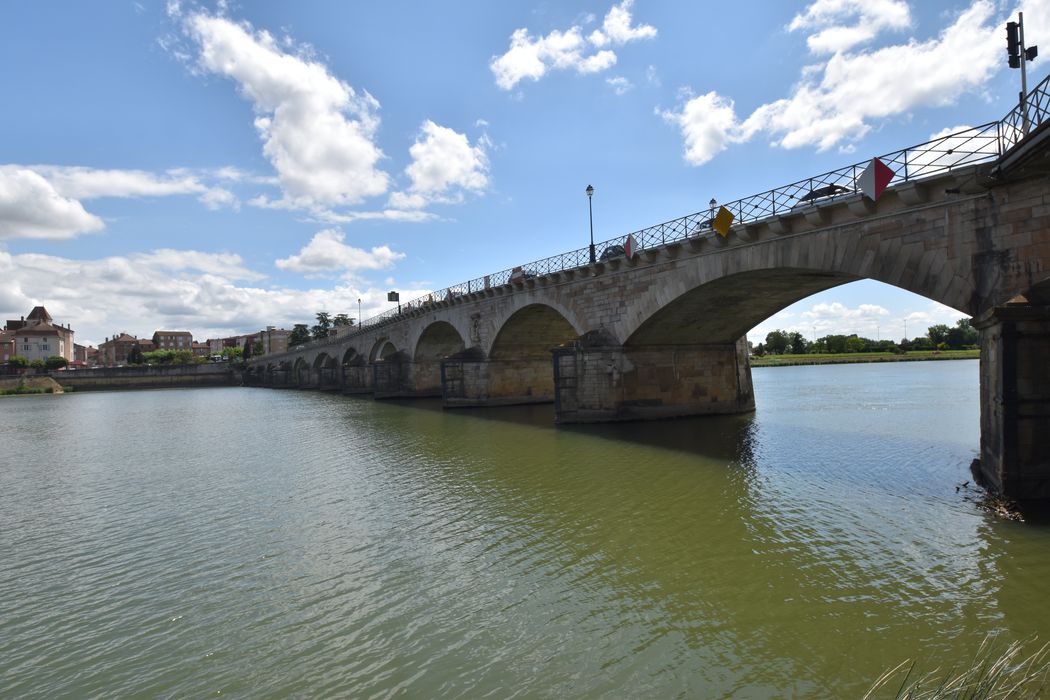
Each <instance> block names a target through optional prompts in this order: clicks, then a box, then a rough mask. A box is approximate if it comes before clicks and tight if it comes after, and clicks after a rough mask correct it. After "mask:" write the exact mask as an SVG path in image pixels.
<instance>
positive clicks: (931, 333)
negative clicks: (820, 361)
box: [751, 318, 980, 357]
mask: <svg viewBox="0 0 1050 700" xmlns="http://www.w3.org/2000/svg"><path fill="white" fill-rule="evenodd" d="M979 342H980V334H979V333H978V332H977V329H976V328H974V327H973V326H971V325H970V319H968V318H962V319H959V320H958V321H957V322H956V323H955V325H954V326H949V325H947V324H944V323H939V324H937V325H934V326H930V327H929V328H927V329H926V335H924V336H919V337H917V338H911V339H908V338H905V339H903V340H901V341H899V342H895V341H892V340H872V339H871V338H864V337H861V336H858V335H857V334H856V333H853V334H851V335H826V336H824V337H823V338H817V339H816V340H807V339H806V338H805V336H803V335H802V334H801V333H799V332H798V331H783V330H779V329H777V330H775V331H771V332H769V333H767V334H766V340H765V342H764V343H759V344H758V345H754V346H753V347H752V348H751V352H752V354H754V355H757V356H759V357H761V356H763V355H789V354H790V355H805V354H810V353H827V354H842V353H851V352H894V353H901V352H907V351H909V350H965V349H967V348H975V347H977V344H978V343H979Z"/></svg>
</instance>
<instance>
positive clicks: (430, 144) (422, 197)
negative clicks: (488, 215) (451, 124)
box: [390, 119, 488, 209]
mask: <svg viewBox="0 0 1050 700" xmlns="http://www.w3.org/2000/svg"><path fill="white" fill-rule="evenodd" d="M486 146H488V139H486V138H485V137H482V138H481V139H480V140H479V141H478V143H477V144H476V145H473V146H472V145H471V144H470V141H468V140H467V137H466V136H465V135H464V134H460V133H458V132H456V131H454V130H452V129H449V128H448V127H444V126H439V125H437V124H435V123H434V122H432V121H430V120H429V119H428V120H427V121H425V122H423V126H422V127H421V128H420V133H419V135H418V136H417V137H416V142H415V143H414V144H413V145H412V147H411V148H409V149H408V152H409V155H411V156H412V163H411V164H409V166H408V167H407V168H405V174H406V175H408V178H409V180H411V185H410V186H409V188H408V191H407V192H395V193H394V194H393V195H391V197H390V205H391V206H393V207H395V208H398V209H420V208H422V207H425V206H427V205H428V204H430V203H433V202H440V203H457V202H460V201H462V199H463V193H464V191H470V192H480V191H481V190H483V189H484V188H485V187H486V186H487V185H488V155H487V153H486Z"/></svg>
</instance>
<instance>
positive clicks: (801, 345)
mask: <svg viewBox="0 0 1050 700" xmlns="http://www.w3.org/2000/svg"><path fill="white" fill-rule="evenodd" d="M787 337H788V344H789V345H790V346H791V352H793V353H795V354H796V355H804V354H805V352H806V347H807V346H808V345H809V343H807V342H806V339H805V337H803V335H802V334H801V333H799V332H798V331H791V332H790V333H788V334H787Z"/></svg>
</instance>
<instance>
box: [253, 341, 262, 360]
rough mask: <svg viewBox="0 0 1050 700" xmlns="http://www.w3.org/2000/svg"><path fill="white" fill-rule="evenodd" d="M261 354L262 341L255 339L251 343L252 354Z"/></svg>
mask: <svg viewBox="0 0 1050 700" xmlns="http://www.w3.org/2000/svg"><path fill="white" fill-rule="evenodd" d="M262 354H263V341H261V340H256V341H255V343H253V344H252V355H253V356H258V355H262Z"/></svg>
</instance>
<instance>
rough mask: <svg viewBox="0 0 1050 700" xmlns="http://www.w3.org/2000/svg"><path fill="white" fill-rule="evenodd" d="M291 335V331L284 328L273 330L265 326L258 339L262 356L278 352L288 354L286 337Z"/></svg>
mask: <svg viewBox="0 0 1050 700" xmlns="http://www.w3.org/2000/svg"><path fill="white" fill-rule="evenodd" d="M291 334H292V332H291V331H288V330H285V329H284V328H274V327H273V326H267V327H266V330H264V331H259V333H258V337H259V340H261V341H262V345H263V347H262V354H263V355H270V354H273V353H279V352H288V336H290V335H291Z"/></svg>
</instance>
